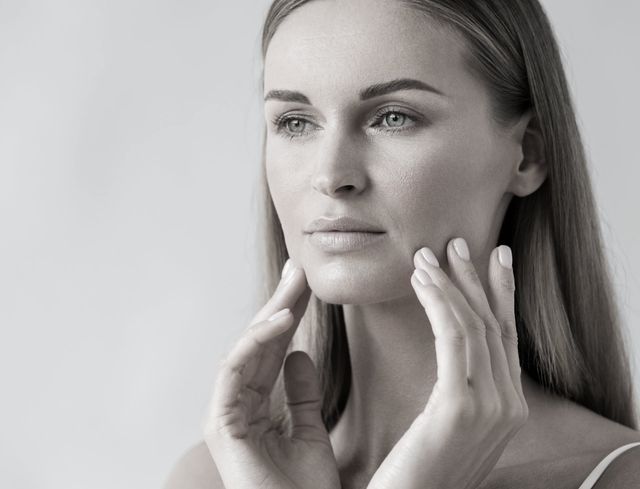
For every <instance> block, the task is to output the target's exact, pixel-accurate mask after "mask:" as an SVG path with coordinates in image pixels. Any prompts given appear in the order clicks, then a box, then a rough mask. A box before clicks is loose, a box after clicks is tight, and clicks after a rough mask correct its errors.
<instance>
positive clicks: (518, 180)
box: [508, 111, 548, 197]
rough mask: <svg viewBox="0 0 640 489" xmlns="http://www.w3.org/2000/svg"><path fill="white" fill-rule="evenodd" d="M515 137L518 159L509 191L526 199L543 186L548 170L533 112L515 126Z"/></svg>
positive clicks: (528, 113)
mask: <svg viewBox="0 0 640 489" xmlns="http://www.w3.org/2000/svg"><path fill="white" fill-rule="evenodd" d="M513 137H514V138H515V140H516V144H517V147H518V158H517V160H516V161H515V167H514V170H513V177H512V179H511V182H510V183H509V187H508V190H509V191H510V192H512V193H513V194H515V195H517V196H518V197H525V196H527V195H529V194H531V193H533V192H535V191H536V190H537V189H538V188H539V187H540V185H542V183H543V182H544V181H545V179H546V178H547V170H548V167H547V162H546V161H545V148H544V141H543V139H542V132H541V131H540V126H539V122H538V118H537V117H535V116H534V115H532V113H531V111H527V112H526V113H525V114H524V115H523V116H522V117H521V119H520V120H519V121H518V122H517V123H516V124H515V126H514V131H513Z"/></svg>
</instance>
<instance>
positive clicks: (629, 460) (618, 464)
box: [593, 440, 640, 489]
mask: <svg viewBox="0 0 640 489" xmlns="http://www.w3.org/2000/svg"><path fill="white" fill-rule="evenodd" d="M638 441H640V440H638ZM637 487H640V445H636V446H634V447H632V448H629V449H627V450H625V451H624V452H622V453H621V454H620V455H618V456H617V457H616V458H615V459H614V460H613V461H612V462H611V463H610V464H609V465H608V466H607V468H606V470H605V471H604V473H603V474H602V475H601V476H600V478H599V479H598V482H597V483H596V484H595V485H594V486H593V488H594V489H614V488H615V489H632V488H637Z"/></svg>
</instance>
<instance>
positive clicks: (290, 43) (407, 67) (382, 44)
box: [264, 0, 471, 102]
mask: <svg viewBox="0 0 640 489" xmlns="http://www.w3.org/2000/svg"><path fill="white" fill-rule="evenodd" d="M465 49H466V48H465V45H464V42H463V40H462V37H461V36H460V35H459V34H458V33H457V32H454V31H452V30H450V29H447V28H445V27H443V26H442V25H441V24H438V23H436V22H435V21H433V20H431V19H429V18H427V17H426V16H425V15H424V14H422V13H420V12H418V11H416V10H415V9H410V8H409V7H407V6H405V5H403V4H402V3H401V2H399V1H391V0H346V1H324V0H323V1H311V2H309V3H308V4H306V5H304V6H303V7H300V8H298V9H297V10H294V11H293V12H292V13H291V14H290V15H289V16H288V17H287V18H286V19H285V20H284V21H283V22H282V23H281V24H280V26H279V27H278V29H277V30H276V33H275V34H274V36H273V38H272V39H271V42H270V44H269V47H268V49H267V53H266V57H265V61H264V89H265V90H264V91H265V93H266V92H268V91H270V90H272V89H290V90H296V89H305V88H306V89H308V90H309V94H310V95H311V98H312V102H313V98H314V95H315V98H320V97H322V96H323V94H325V95H328V94H330V93H331V94H333V95H335V94H336V93H344V95H345V96H354V95H355V94H356V93H357V92H358V90H359V89H360V88H361V87H362V86H364V85H365V84H370V83H379V82H385V81H388V80H391V79H395V78H401V77H402V78H405V77H406V78H416V79H418V80H422V81H425V82H426V83H429V84H431V85H433V86H435V87H436V88H437V89H440V90H441V91H443V92H445V93H447V94H449V93H452V92H456V91H459V90H463V89H464V84H465V83H469V81H470V80H469V78H470V76H471V75H470V74H469V73H468V72H466V70H465V68H464V61H463V58H462V56H463V53H464V50H465Z"/></svg>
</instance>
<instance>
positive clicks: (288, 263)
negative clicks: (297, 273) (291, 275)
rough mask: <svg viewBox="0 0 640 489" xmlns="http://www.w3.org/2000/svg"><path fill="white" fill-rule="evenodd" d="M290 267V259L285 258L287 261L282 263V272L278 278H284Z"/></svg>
mask: <svg viewBox="0 0 640 489" xmlns="http://www.w3.org/2000/svg"><path fill="white" fill-rule="evenodd" d="M290 267H291V258H287V261H286V262H284V267H282V272H280V277H281V278H284V277H286V275H287V272H288V271H289V268H290Z"/></svg>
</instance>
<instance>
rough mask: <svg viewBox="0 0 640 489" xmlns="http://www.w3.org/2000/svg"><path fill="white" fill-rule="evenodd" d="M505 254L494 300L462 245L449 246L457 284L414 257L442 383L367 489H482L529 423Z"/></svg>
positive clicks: (495, 274) (493, 265) (492, 267)
mask: <svg viewBox="0 0 640 489" xmlns="http://www.w3.org/2000/svg"><path fill="white" fill-rule="evenodd" d="M454 241H455V245H456V246H455V247H454V245H453V244H454ZM456 248H458V249H462V253H461V255H459V254H457V252H456ZM424 249H425V248H423V250H424ZM465 250H466V253H465ZM498 251H499V248H495V249H494V250H493V252H492V253H491V256H490V260H489V298H487V295H486V294H485V291H484V289H483V287H482V283H481V281H480V279H479V277H478V274H477V272H476V269H475V267H474V265H473V263H472V262H471V260H470V259H469V252H468V248H467V245H466V242H464V240H462V239H461V238H457V240H452V241H450V242H449V244H448V246H447V258H448V262H449V266H450V269H451V272H450V273H451V275H452V277H453V281H452V280H451V279H450V278H449V276H448V275H447V274H446V273H445V272H444V271H443V270H442V269H441V268H440V267H439V266H438V265H437V260H435V263H436V265H433V264H430V263H429V262H427V260H426V259H425V258H424V257H423V255H422V254H421V251H420V250H419V251H418V252H416V254H415V255H414V264H415V266H416V270H415V271H414V273H413V275H412V276H411V284H412V285H413V287H414V290H415V292H416V295H417V296H418V299H419V300H420V303H421V304H422V305H423V306H424V309H425V312H426V314H427V317H428V318H429V322H430V323H431V327H432V329H433V333H434V336H435V350H436V359H437V363H438V378H437V381H436V383H435V386H434V388H433V391H432V392H431V396H430V397H429V400H428V402H427V405H426V407H425V408H424V410H423V411H422V412H421V413H420V414H419V415H418V417H417V418H416V419H415V420H414V421H413V423H412V424H411V426H410V427H409V429H408V430H407V432H406V433H405V434H404V435H403V436H402V438H400V440H399V441H398V443H396V445H395V446H394V447H393V449H392V450H391V452H390V453H389V455H388V456H387V457H386V458H385V459H384V461H383V462H382V464H381V465H380V467H379V468H378V470H377V471H376V472H375V474H374V475H373V478H372V479H371V481H370V482H369V484H368V486H367V489H396V488H402V489H425V488H437V489H471V488H476V487H478V485H479V484H480V483H481V482H482V481H483V480H484V479H485V478H486V476H487V475H488V474H489V472H491V470H492V469H493V467H494V466H495V464H496V462H497V461H498V459H499V458H500V455H501V454H502V452H503V450H504V448H505V446H506V445H507V443H508V442H509V441H510V440H511V438H512V437H513V436H514V435H515V434H516V433H517V432H518V430H520V428H521V427H522V426H523V425H524V423H525V421H526V420H527V417H528V415H529V409H528V407H527V402H526V400H525V398H524V394H523V392H522V384H521V381H520V362H519V358H518V346H517V345H518V341H517V333H516V322H515V312H514V290H515V281H514V275H513V270H512V267H511V266H510V265H511V264H510V262H511V256H510V251H511V250H510V249H509V248H508V247H506V246H504V247H503V250H502V251H503V252H504V253H503V256H505V258H506V263H508V264H509V266H508V267H504V266H502V265H501V264H500V262H499V260H498ZM427 253H429V250H428V249H427ZM434 258H435V257H434ZM419 277H422V278H423V279H424V278H426V279H427V282H428V284H427V285H423V284H422V283H421V282H420V280H419ZM429 277H430V278H431V280H429ZM454 281H455V284H456V285H454Z"/></svg>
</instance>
